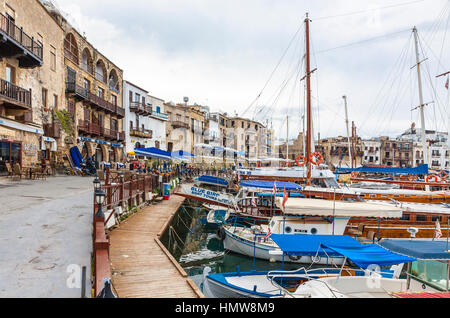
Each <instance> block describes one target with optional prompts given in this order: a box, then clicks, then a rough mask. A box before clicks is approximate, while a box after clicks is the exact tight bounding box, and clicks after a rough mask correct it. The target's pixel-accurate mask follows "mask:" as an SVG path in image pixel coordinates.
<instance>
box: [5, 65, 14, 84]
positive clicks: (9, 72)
mask: <svg viewBox="0 0 450 318" xmlns="http://www.w3.org/2000/svg"><path fill="white" fill-rule="evenodd" d="M6 81H7V82H8V83H11V84H15V83H16V69H15V68H14V67H12V66H9V65H7V66H6Z"/></svg>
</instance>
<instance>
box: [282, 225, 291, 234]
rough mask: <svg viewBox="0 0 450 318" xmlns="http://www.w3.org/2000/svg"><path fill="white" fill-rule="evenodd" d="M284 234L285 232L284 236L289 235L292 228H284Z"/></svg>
mask: <svg viewBox="0 0 450 318" xmlns="http://www.w3.org/2000/svg"><path fill="white" fill-rule="evenodd" d="M284 232H285V233H286V234H289V233H291V232H292V228H291V227H290V226H286V228H285V229H284Z"/></svg>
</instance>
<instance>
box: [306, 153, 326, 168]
mask: <svg viewBox="0 0 450 318" xmlns="http://www.w3.org/2000/svg"><path fill="white" fill-rule="evenodd" d="M317 158H318V159H319V160H316V159H317ZM309 159H310V161H311V163H312V164H313V165H316V166H319V165H321V164H322V163H323V162H324V160H323V156H322V155H321V154H320V153H319V152H314V153H312V154H311V156H310V157H309Z"/></svg>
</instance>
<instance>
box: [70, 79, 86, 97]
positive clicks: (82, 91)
mask: <svg viewBox="0 0 450 318" xmlns="http://www.w3.org/2000/svg"><path fill="white" fill-rule="evenodd" d="M66 93H68V94H72V95H73V96H74V97H75V98H77V99H79V100H87V99H88V98H89V90H88V89H87V88H84V87H82V86H80V85H78V84H76V83H71V82H67V83H66Z"/></svg>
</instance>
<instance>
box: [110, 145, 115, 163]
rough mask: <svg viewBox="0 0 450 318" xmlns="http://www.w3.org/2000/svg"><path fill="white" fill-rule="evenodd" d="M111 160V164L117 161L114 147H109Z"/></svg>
mask: <svg viewBox="0 0 450 318" xmlns="http://www.w3.org/2000/svg"><path fill="white" fill-rule="evenodd" d="M109 162H110V163H111V164H112V163H114V162H117V157H116V151H115V150H114V149H113V148H111V149H109Z"/></svg>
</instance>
